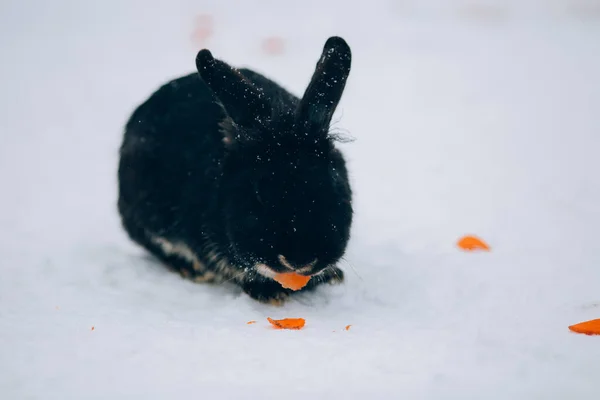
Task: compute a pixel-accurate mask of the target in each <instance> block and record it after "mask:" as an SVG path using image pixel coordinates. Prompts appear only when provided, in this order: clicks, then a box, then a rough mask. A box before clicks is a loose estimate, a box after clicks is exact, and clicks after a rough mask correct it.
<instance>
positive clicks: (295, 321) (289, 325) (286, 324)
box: [267, 317, 306, 329]
mask: <svg viewBox="0 0 600 400" xmlns="http://www.w3.org/2000/svg"><path fill="white" fill-rule="evenodd" d="M267 320H268V321H269V322H270V323H271V325H273V326H274V327H275V328H277V329H302V328H303V327H304V324H305V323H306V321H305V320H304V318H285V319H272V318H269V317H267Z"/></svg>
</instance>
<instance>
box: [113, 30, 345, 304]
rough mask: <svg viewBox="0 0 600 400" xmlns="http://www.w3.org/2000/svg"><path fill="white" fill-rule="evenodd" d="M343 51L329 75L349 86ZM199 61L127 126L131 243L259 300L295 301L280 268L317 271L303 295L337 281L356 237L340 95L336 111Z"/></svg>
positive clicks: (125, 218) (123, 206)
mask: <svg viewBox="0 0 600 400" xmlns="http://www.w3.org/2000/svg"><path fill="white" fill-rule="evenodd" d="M331 40H332V39H330V41H331ZM333 40H334V44H337V45H338V46H342V50H344V48H343V45H345V42H343V41H342V42H341V44H340V43H338V42H336V40H341V39H339V38H338V39H333ZM328 43H329V42H328ZM329 48H334V47H332V46H329ZM326 49H327V45H326ZM339 51H340V50H339V48H338V52H339ZM341 56H342V58H343V57H347V60H346V59H345V58H343V59H342V60H341V61H342V63H341V64H340V62H339V59H334V61H336V60H337V61H338V63H337V64H335V63H333V64H332V63H331V61H330V65H329V68H330V69H331V75H336V72H337V75H336V77H337V78H336V79H339V80H340V81H341V84H342V87H341V89H343V85H344V84H345V77H346V76H347V72H349V49H347V54H346V53H342V54H341ZM323 57H325V52H324V56H323ZM323 60H325V61H327V60H326V59H325V58H322V59H321V61H320V64H321V65H322V64H324V62H323ZM344 61H347V66H346V65H345V64H344ZM197 65H198V69H199V73H194V74H190V75H187V76H184V77H181V78H178V79H175V80H173V81H171V82H169V83H167V84H166V85H164V86H162V87H161V88H160V89H159V90H157V91H156V92H155V93H154V94H152V95H151V96H150V98H149V99H148V100H147V101H146V102H144V103H143V104H142V105H140V106H139V107H138V108H137V109H136V110H135V111H134V113H133V115H132V116H131V118H130V120H129V121H128V123H127V125H126V128H125V135H124V139H123V143H122V146H121V150H120V157H121V158H120V164H119V202H118V207H119V212H120V214H121V219H122V223H123V226H124V228H125V230H126V231H127V232H128V234H129V236H130V237H131V238H132V239H133V240H134V241H135V242H137V243H138V244H140V245H141V246H143V247H144V248H146V249H147V250H148V251H150V252H151V253H152V254H154V255H155V256H156V257H157V258H159V259H160V260H161V261H163V262H164V263H165V264H166V265H168V266H169V267H171V268H172V269H175V270H177V271H179V272H180V273H181V274H182V275H183V276H185V277H188V278H190V279H193V280H195V281H216V282H219V281H221V282H222V281H225V280H231V281H232V282H235V283H237V284H239V285H240V286H241V287H242V288H243V289H244V290H245V291H246V292H247V293H248V294H249V295H250V296H252V297H253V298H255V299H258V300H262V301H271V302H279V301H281V300H283V299H284V298H285V296H286V295H287V294H289V290H286V289H284V288H282V287H281V286H280V285H279V284H278V283H277V282H275V281H273V280H272V279H271V278H272V277H273V276H274V274H275V273H278V272H290V270H294V271H296V272H298V273H302V274H306V275H315V276H314V277H313V278H312V279H311V280H310V282H309V285H308V286H307V288H312V287H315V286H316V285H317V284H318V283H322V282H334V281H342V279H343V274H342V271H341V270H339V269H338V268H337V267H336V266H335V263H336V262H337V261H338V260H339V259H340V258H341V256H342V255H343V253H344V251H345V247H346V243H347V241H348V238H349V230H350V224H351V221H352V207H351V191H350V186H349V184H348V178H347V173H346V169H345V162H344V159H343V157H342V155H341V153H340V152H339V151H338V150H337V149H335V148H334V146H333V139H332V138H331V137H330V136H328V128H329V120H330V118H331V114H333V111H334V110H335V106H336V105H337V101H339V96H341V91H339V90H338V92H339V93H337V92H336V93H334V94H333V98H332V99H333V100H334V101H333V102H332V103H331V104H332V105H333V107H332V106H331V105H329V106H328V105H325V106H320V104H321V103H320V101H321V100H320V97H322V96H321V95H319V94H313V97H311V98H313V102H312V103H310V104H308V103H307V102H306V101H305V100H304V99H299V98H298V97H296V96H294V95H292V94H291V93H289V92H288V91H286V90H285V89H283V88H282V87H281V86H279V85H278V84H276V83H275V82H273V81H271V80H269V79H267V78H266V77H264V76H262V75H260V74H258V73H256V72H253V71H251V70H248V69H239V70H235V69H233V68H231V67H229V66H228V65H227V64H225V63H223V62H221V61H218V60H215V59H213V58H212V56H211V55H210V53H209V52H208V51H207V50H203V51H201V52H200V53H199V54H198V58H197ZM325 66H327V65H325ZM336 67H337V69H336ZM343 67H346V69H344V68H343ZM346 70H347V72H346V73H345V75H344V71H346ZM315 76H317V73H315ZM312 82H314V85H317V87H321V86H323V84H328V83H327V82H319V81H316V79H315V77H313V81H312ZM312 82H311V84H313V83H312ZM319 84H320V85H321V86H319ZM314 85H313V86H314ZM338 86H339V84H338ZM338 89H339V88H338ZM309 90H310V87H309ZM309 90H307V92H309ZM313 90H314V89H313ZM305 97H306V94H305ZM335 97H338V99H337V100H335ZM313 105H314V107H313ZM315 107H316V108H315ZM315 110H317V111H318V112H317V113H315ZM300 132H302V135H299V133H300ZM303 136H305V137H303Z"/></svg>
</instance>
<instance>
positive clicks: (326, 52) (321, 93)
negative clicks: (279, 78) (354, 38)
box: [296, 36, 352, 129]
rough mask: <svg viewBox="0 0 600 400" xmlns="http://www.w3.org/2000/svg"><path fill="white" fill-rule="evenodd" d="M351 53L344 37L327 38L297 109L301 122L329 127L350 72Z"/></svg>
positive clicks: (321, 127)
mask: <svg viewBox="0 0 600 400" xmlns="http://www.w3.org/2000/svg"><path fill="white" fill-rule="evenodd" d="M351 62H352V53H351V51H350V47H349V46H348V44H347V43H346V41H345V40H344V39H342V38H341V37H337V36H333V37H330V38H329V39H327V42H325V46H324V47H323V53H322V54H321V58H320V59H319V61H318V62H317V66H316V69H315V72H314V74H313V76H312V79H311V81H310V83H309V85H308V88H306V91H305V92H304V96H303V97H302V100H301V101H300V104H299V105H298V109H297V114H296V116H297V118H298V120H299V122H301V123H304V124H308V126H310V127H314V128H317V129H327V128H328V127H329V123H330V122H331V118H332V116H333V113H334V112H335V109H336V108H337V105H338V103H339V102H340V99H341V97H342V93H343V92H344V87H345V86H346V80H347V79H348V75H349V74H350V64H351Z"/></svg>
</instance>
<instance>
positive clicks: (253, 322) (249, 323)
mask: <svg viewBox="0 0 600 400" xmlns="http://www.w3.org/2000/svg"><path fill="white" fill-rule="evenodd" d="M255 323H256V321H248V322H246V324H247V325H252V324H255Z"/></svg>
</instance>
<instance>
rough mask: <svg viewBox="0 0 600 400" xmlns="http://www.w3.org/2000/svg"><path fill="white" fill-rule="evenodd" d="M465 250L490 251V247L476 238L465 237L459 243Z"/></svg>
mask: <svg viewBox="0 0 600 400" xmlns="http://www.w3.org/2000/svg"><path fill="white" fill-rule="evenodd" d="M457 245H458V247H460V248H461V249H463V250H468V251H473V250H486V251H487V250H490V246H488V244H487V243H485V242H484V241H483V240H481V239H480V238H478V237H476V236H463V237H462V238H461V239H460V240H459V241H458V243H457Z"/></svg>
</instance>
